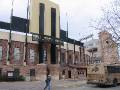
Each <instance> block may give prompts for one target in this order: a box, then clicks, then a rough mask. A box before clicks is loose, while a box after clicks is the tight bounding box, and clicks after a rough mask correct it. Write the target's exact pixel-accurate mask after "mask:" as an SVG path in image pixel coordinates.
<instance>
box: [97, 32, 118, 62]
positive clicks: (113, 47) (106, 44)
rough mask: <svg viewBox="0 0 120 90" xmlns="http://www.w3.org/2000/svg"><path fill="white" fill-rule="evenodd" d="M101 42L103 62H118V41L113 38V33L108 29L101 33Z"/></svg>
mask: <svg viewBox="0 0 120 90" xmlns="http://www.w3.org/2000/svg"><path fill="white" fill-rule="evenodd" d="M99 39H100V44H101V55H102V62H103V63H107V64H110V63H117V62H118V47H117V44H116V42H115V41H114V40H113V39H112V35H111V34H110V33H109V32H107V31H102V32H100V33H99Z"/></svg>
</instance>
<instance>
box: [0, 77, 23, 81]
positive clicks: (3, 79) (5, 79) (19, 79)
mask: <svg viewBox="0 0 120 90" xmlns="http://www.w3.org/2000/svg"><path fill="white" fill-rule="evenodd" d="M3 81H25V77H24V76H22V75H20V76H17V77H14V78H8V77H7V76H6V75H1V76H0V82H3Z"/></svg>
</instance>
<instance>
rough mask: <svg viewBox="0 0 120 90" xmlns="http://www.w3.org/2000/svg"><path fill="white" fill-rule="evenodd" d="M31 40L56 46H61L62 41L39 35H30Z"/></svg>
mask: <svg viewBox="0 0 120 90" xmlns="http://www.w3.org/2000/svg"><path fill="white" fill-rule="evenodd" d="M32 40H33V41H40V42H50V43H53V44H58V45H59V44H62V45H63V41H62V40H60V39H59V38H55V37H52V36H48V35H41V34H35V33H32Z"/></svg>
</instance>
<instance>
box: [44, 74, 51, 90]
mask: <svg viewBox="0 0 120 90" xmlns="http://www.w3.org/2000/svg"><path fill="white" fill-rule="evenodd" d="M45 82H46V86H45V88H44V90H51V75H47V78H46V80H45Z"/></svg>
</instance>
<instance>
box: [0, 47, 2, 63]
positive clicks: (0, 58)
mask: <svg viewBox="0 0 120 90" xmlns="http://www.w3.org/2000/svg"><path fill="white" fill-rule="evenodd" d="M1 60H2V46H0V61H1Z"/></svg>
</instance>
